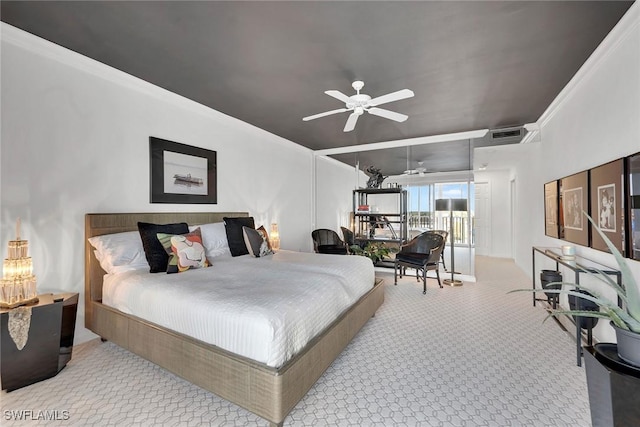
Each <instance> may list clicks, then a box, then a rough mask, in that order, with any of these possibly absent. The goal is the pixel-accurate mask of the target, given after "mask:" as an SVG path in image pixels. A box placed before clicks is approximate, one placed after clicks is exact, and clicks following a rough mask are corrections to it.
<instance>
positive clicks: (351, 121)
mask: <svg viewBox="0 0 640 427" xmlns="http://www.w3.org/2000/svg"><path fill="white" fill-rule="evenodd" d="M359 116H360V114H358V113H355V112H354V113H351V114H350V115H349V118H348V119H347V123H346V124H345V125H344V131H345V132H351V131H352V130H354V129H355V128H356V122H357V121H358V117H359Z"/></svg>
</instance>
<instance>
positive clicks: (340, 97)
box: [324, 90, 351, 104]
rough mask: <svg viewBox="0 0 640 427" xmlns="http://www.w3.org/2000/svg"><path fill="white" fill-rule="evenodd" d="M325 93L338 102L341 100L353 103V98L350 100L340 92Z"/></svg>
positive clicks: (330, 91) (329, 91)
mask: <svg viewBox="0 0 640 427" xmlns="http://www.w3.org/2000/svg"><path fill="white" fill-rule="evenodd" d="M324 93H326V94H327V95H329V96H332V97H334V98H335V99H337V100H340V101H342V102H344V103H345V104H346V103H349V102H351V98H349V97H348V96H347V95H345V94H344V93H342V92H340V91H339V90H327V91H325V92H324Z"/></svg>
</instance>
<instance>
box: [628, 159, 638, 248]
mask: <svg viewBox="0 0 640 427" xmlns="http://www.w3.org/2000/svg"><path fill="white" fill-rule="evenodd" d="M624 174H625V177H626V182H625V184H626V189H625V191H626V199H625V206H626V209H625V218H626V224H627V227H626V230H627V233H628V234H627V246H628V250H627V256H628V257H629V258H631V259H635V260H638V261H640V153H637V154H634V155H632V156H629V157H627V158H626V159H625V171H624Z"/></svg>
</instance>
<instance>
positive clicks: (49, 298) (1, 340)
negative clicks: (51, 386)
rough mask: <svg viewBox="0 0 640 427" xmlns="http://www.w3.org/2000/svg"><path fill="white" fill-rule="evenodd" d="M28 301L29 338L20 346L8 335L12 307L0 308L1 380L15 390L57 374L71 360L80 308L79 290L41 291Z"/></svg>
mask: <svg viewBox="0 0 640 427" xmlns="http://www.w3.org/2000/svg"><path fill="white" fill-rule="evenodd" d="M38 298H39V302H38V303H37V304H33V305H29V306H27V307H29V308H31V324H30V327H29V338H28V340H27V343H26V345H25V346H24V348H23V349H22V350H18V348H17V347H16V344H15V343H14V341H13V339H12V338H11V336H10V335H9V326H8V323H9V311H10V310H7V309H2V310H0V344H1V346H0V382H2V389H3V390H7V391H13V390H16V389H18V388H21V387H25V386H27V385H30V384H33V383H36V382H38V381H42V380H45V379H47V378H51V377H53V376H55V375H56V374H57V373H58V372H60V371H61V370H62V369H63V368H64V367H65V366H66V365H67V362H69V360H71V352H72V350H73V335H74V330H75V325H76V312H77V308H78V294H77V293H61V294H41V295H38Z"/></svg>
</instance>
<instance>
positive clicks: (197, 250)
mask: <svg viewBox="0 0 640 427" xmlns="http://www.w3.org/2000/svg"><path fill="white" fill-rule="evenodd" d="M158 241H159V242H160V243H161V244H162V247H163V248H164V249H165V250H166V252H167V255H169V262H168V263H167V273H168V274H171V273H182V272H183V271H187V270H189V269H192V268H202V267H208V266H209V261H208V260H207V256H206V253H205V249H204V245H203V244H202V235H201V234H200V228H196V229H195V230H193V231H192V232H190V233H186V234H165V233H158Z"/></svg>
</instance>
